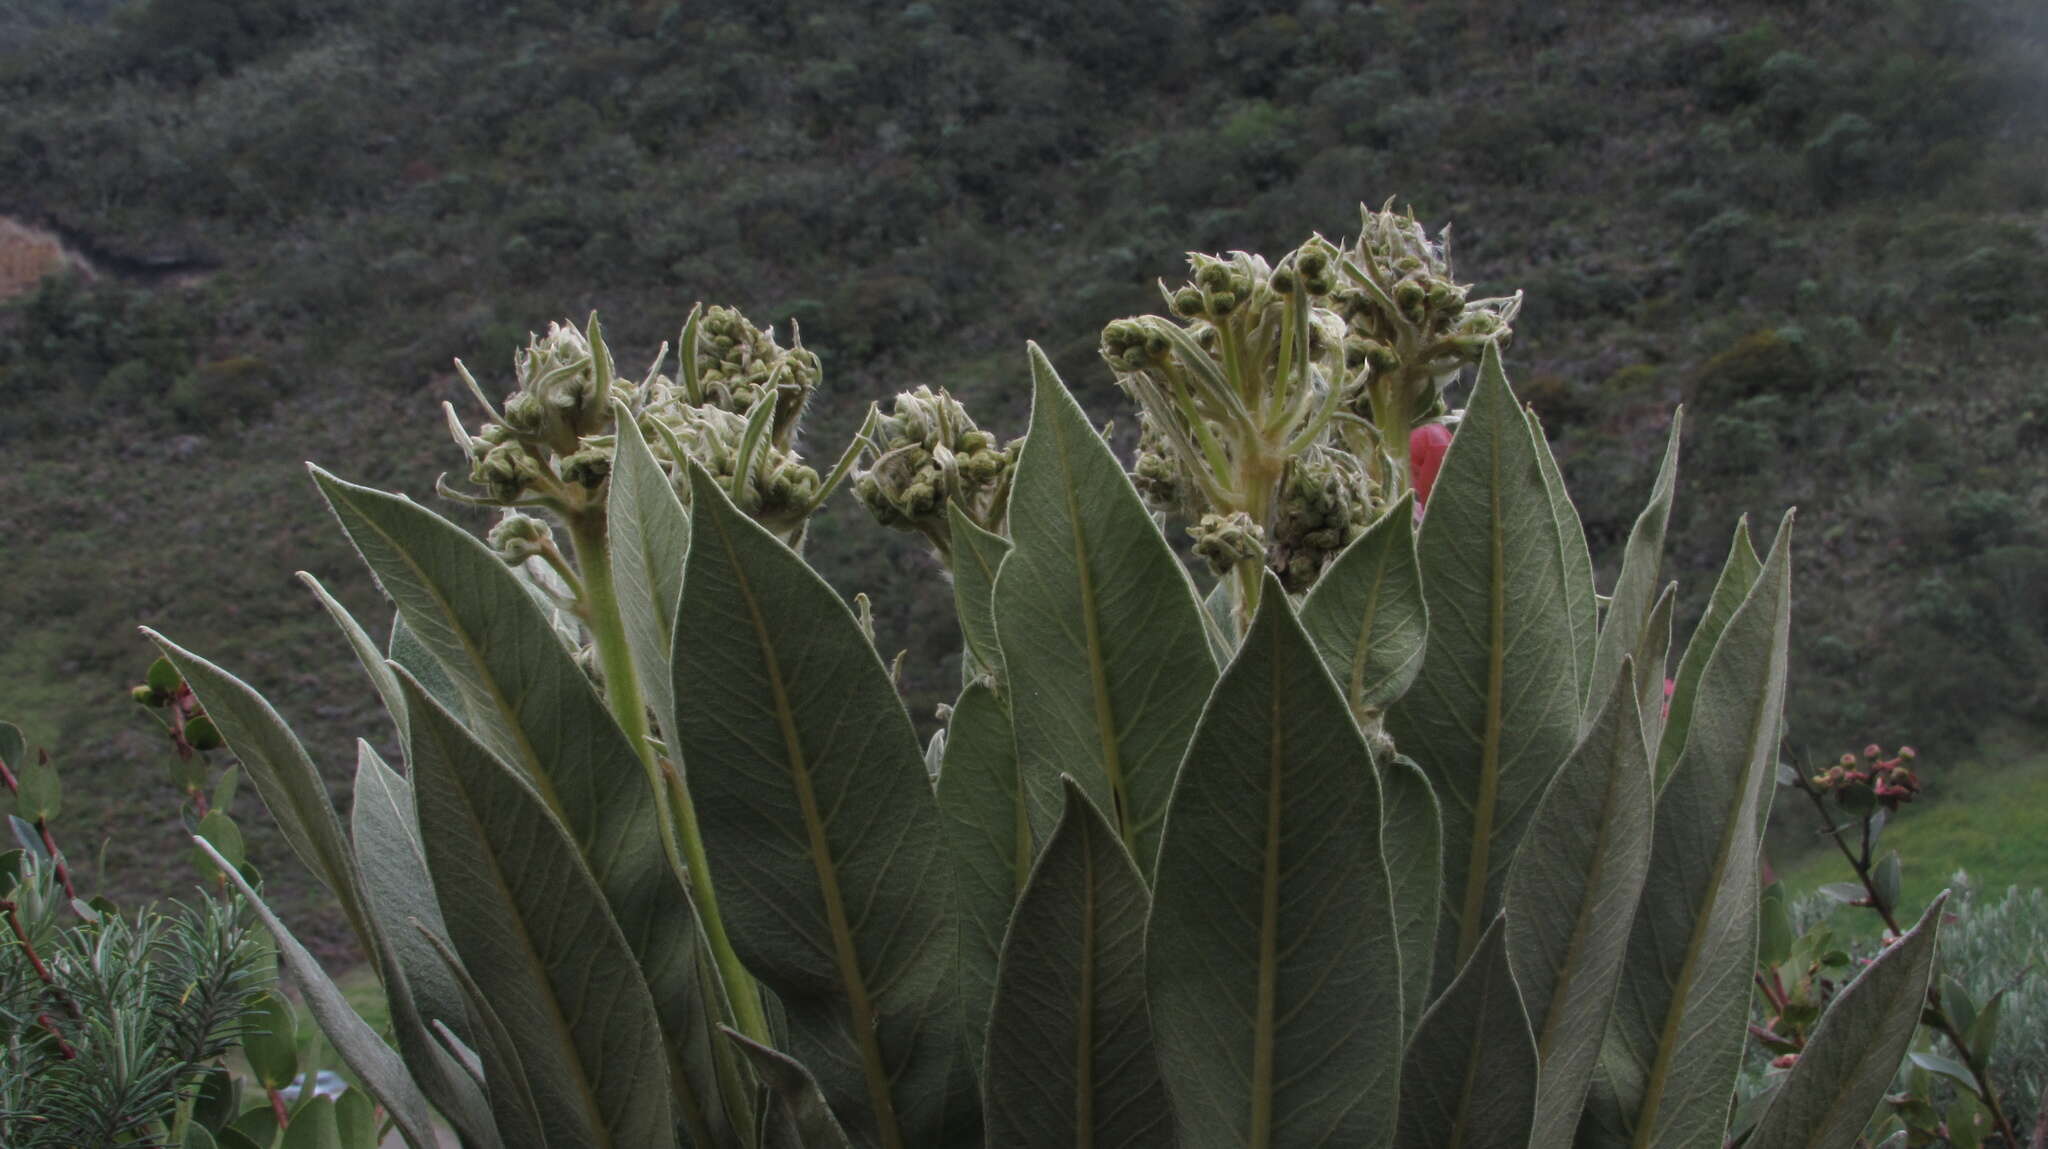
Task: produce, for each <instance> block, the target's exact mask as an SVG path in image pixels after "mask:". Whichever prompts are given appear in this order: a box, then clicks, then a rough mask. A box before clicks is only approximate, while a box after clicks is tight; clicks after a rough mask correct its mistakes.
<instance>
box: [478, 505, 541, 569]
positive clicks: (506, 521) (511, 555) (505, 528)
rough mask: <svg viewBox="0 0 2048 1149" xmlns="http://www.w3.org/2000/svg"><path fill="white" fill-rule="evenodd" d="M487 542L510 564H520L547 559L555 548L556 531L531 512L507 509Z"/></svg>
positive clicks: (492, 529) (493, 550)
mask: <svg viewBox="0 0 2048 1149" xmlns="http://www.w3.org/2000/svg"><path fill="white" fill-rule="evenodd" d="M485 541H486V542H488V543H489V544H490V548H491V550H492V552H494V553H495V554H496V555H497V556H498V557H499V558H500V559H503V560H504V561H505V564H506V565H507V566H515V567H516V566H518V565H519V564H520V563H523V562H525V561H526V560H527V559H531V558H545V557H546V556H547V555H548V554H549V552H551V551H553V550H554V549H555V538H554V530H553V528H551V527H549V526H548V525H547V524H546V523H545V522H542V521H541V520H539V519H536V518H534V517H533V516H532V515H522V514H520V513H518V512H517V511H511V512H507V513H506V515H505V517H504V518H502V519H499V520H498V522H497V525H495V526H493V527H492V528H491V533H490V534H489V536H487V538H486V540H485Z"/></svg>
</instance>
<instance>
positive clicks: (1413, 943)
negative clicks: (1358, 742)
mask: <svg viewBox="0 0 2048 1149" xmlns="http://www.w3.org/2000/svg"><path fill="white" fill-rule="evenodd" d="M1380 801H1381V806H1382V809H1381V818H1380V846H1381V850H1382V852H1383V853H1384V854H1385V856H1386V860H1387V874H1388V877H1389V879H1390V881H1391V883H1392V886H1393V894H1394V936H1395V937H1396V938H1397V939H1398V940H1399V942H1400V946H1401V1020H1402V1025H1401V1033H1402V1034H1403V1035H1404V1037H1405V1036H1406V1035H1408V1034H1412V1033H1414V1032H1415V1023H1416V1022H1418V1021H1420V1020H1421V1019H1422V1011H1423V1010H1424V1009H1425V1008H1427V1007H1428V1005H1429V1000H1430V988H1431V986H1432V985H1433V984H1434V983H1435V976H1434V975H1435V967H1436V938H1437V920H1438V919H1439V918H1441V917H1442V916H1443V899H1444V845H1443V837H1444V830H1443V825H1444V819H1443V812H1442V811H1441V810H1439V809H1438V808H1437V802H1436V794H1435V793H1434V792H1433V791H1431V790H1430V788H1429V779H1428V778H1425V777H1424V776H1423V774H1422V768H1421V767H1419V766H1417V765H1416V764H1415V763H1414V762H1412V761H1410V760H1409V759H1407V758H1405V757H1398V756H1397V757H1395V758H1394V759H1392V760H1391V761H1385V762H1382V763H1381V765H1380Z"/></svg>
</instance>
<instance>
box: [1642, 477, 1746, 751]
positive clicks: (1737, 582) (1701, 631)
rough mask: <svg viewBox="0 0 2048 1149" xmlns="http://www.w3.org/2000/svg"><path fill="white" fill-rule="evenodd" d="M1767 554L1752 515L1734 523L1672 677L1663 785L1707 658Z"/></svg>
mask: <svg viewBox="0 0 2048 1149" xmlns="http://www.w3.org/2000/svg"><path fill="white" fill-rule="evenodd" d="M1763 569H1764V564H1763V560H1762V559H1759V558H1757V557H1756V548H1755V547H1754V546H1753V545H1751V544H1750V541H1749V518H1748V516H1746V515H1745V516H1744V517H1743V518H1742V521H1740V522H1738V523H1736V524H1735V539H1734V541H1733V542H1731V543H1730V544H1729V545H1728V558H1727V561H1726V562H1724V563H1722V564H1721V576H1720V578H1718V579H1717V580H1715V582H1714V593H1713V595H1712V596H1710V597H1709V599H1708V601H1707V612H1706V614H1705V615H1703V616H1701V618H1700V621H1699V625H1698V626H1696V627H1694V628H1693V632H1692V638H1691V639H1690V640H1688V641H1687V642H1686V645H1685V654H1684V655H1682V656H1680V658H1679V660H1678V673H1677V674H1676V675H1675V676H1674V678H1673V683H1672V691H1671V704H1670V707H1669V709H1668V712H1667V713H1666V715H1665V718H1664V728H1663V733H1662V735H1661V736H1660V737H1659V739H1658V742H1657V787H1658V789H1660V790H1661V789H1663V787H1664V781H1665V779H1667V778H1669V777H1671V768H1672V767H1674V766H1676V765H1678V755H1679V752H1680V751H1682V750H1684V749H1685V736H1686V731H1687V730H1689V729H1691V727H1692V709H1693V699H1694V696H1695V695H1697V694H1698V693H1699V689H1700V675H1701V673H1703V672H1704V671H1705V670H1706V668H1707V658H1708V656H1710V655H1712V654H1713V653H1714V647H1715V645H1716V644H1717V643H1719V642H1720V641H1721V632H1722V631H1723V630H1725V629H1727V627H1728V620H1729V619H1730V618H1733V617H1734V616H1735V610H1736V608H1737V607H1739V606H1741V605H1742V602H1743V600H1744V599H1745V598H1747V597H1749V592H1750V588H1751V587H1754V586H1755V585H1756V580H1757V576H1758V575H1759V574H1761V573H1763Z"/></svg>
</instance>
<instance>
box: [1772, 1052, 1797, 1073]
mask: <svg viewBox="0 0 2048 1149" xmlns="http://www.w3.org/2000/svg"><path fill="white" fill-rule="evenodd" d="M1797 1064H1799V1055H1798V1054H1796V1053H1781V1054H1779V1055H1778V1056H1776V1057H1774V1058H1772V1059H1771V1068H1772V1069H1790V1068H1792V1067H1793V1066H1795V1065H1797Z"/></svg>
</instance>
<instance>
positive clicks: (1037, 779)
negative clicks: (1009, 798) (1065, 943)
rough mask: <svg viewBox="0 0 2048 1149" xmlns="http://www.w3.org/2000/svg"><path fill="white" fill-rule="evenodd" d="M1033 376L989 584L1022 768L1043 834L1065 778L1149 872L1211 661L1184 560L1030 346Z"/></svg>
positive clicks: (1210, 677)
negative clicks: (1006, 544)
mask: <svg viewBox="0 0 2048 1149" xmlns="http://www.w3.org/2000/svg"><path fill="white" fill-rule="evenodd" d="M1031 375H1032V401H1031V432H1030V435H1029V437H1027V438H1026V440H1025V443H1024V449H1023V452H1022V454H1021V455H1020V457H1019V458H1018V460H1017V474H1016V479H1015V486H1014V488H1013V489H1012V491H1011V495H1010V538H1011V541H1012V544H1013V549H1012V550H1011V552H1010V557H1009V558H1007V559H1005V560H1004V562H1003V566H1002V571H1001V573H1000V574H999V575H998V577H997V579H996V588H995V617H996V633H997V636H998V638H999V639H1000V641H1001V645H1002V651H1003V663H1004V670H1005V677H1006V679H1007V682H1008V684H1009V689H1010V698H1011V715H1012V717H1013V719H1014V720H1015V722H1016V731H1017V761H1018V768H1019V770H1021V771H1022V773H1023V776H1024V784H1025V786H1026V788H1027V790H1028V792H1029V793H1030V795H1031V799H1032V802H1031V807H1032V824H1033V826H1034V827H1036V829H1037V830H1038V832H1039V834H1040V835H1041V836H1043V835H1045V834H1049V833H1051V831H1052V826H1053V823H1054V822H1056V821H1057V820H1058V819H1059V815H1060V785H1059V778H1060V775H1061V774H1062V773H1066V774H1072V775H1073V776H1074V778H1075V779H1076V780H1077V781H1079V782H1080V783H1081V787H1082V789H1084V790H1086V791H1087V792H1088V797H1089V798H1090V799H1091V800H1093V801H1094V802H1095V804H1096V806H1097V808H1099V809H1101V810H1103V811H1105V812H1107V813H1108V814H1109V815H1110V816H1111V817H1113V818H1115V819H1116V821H1117V823H1118V832H1119V833H1120V834H1121V835H1122V836H1123V839H1124V842H1125V844H1126V845H1128V846H1130V847H1131V852H1132V855H1133V856H1134V857H1136V858H1137V861H1138V866H1139V868H1140V869H1142V870H1144V871H1146V872H1147V873H1150V872H1151V870H1152V864H1153V857H1154V856H1155V855H1156V854H1157V852H1158V849H1159V832H1160V821H1161V819H1163V818H1164V817H1165V814H1166V803H1167V799H1168V798H1169V796H1170V795H1171V793H1172V790H1173V779H1174V772H1175V770H1176V769H1177V768H1178V767H1179V765H1180V759H1181V755H1182V753H1183V752H1184V751H1185V750H1186V749H1187V744H1188V738H1189V736H1190V735H1192V734H1193V733H1194V729H1195V722H1196V720H1197V719H1198V718H1199V717H1200V716H1201V712H1202V703H1203V701H1204V700H1205V699H1206V698H1207V697H1208V695H1209V687H1210V686H1211V685H1213V684H1214V683H1215V681H1216V678H1215V674H1216V664H1215V662H1214V659H1213V656H1212V655H1211V654H1210V650H1209V641H1208V638H1207V637H1206V635H1205V634H1204V632H1203V629H1202V618H1201V614H1200V611H1201V606H1200V604H1199V603H1197V602H1196V601H1195V599H1194V597H1193V595H1192V594H1191V593H1190V591H1189V585H1188V580H1187V576H1186V574H1184V573H1183V571H1182V569H1181V566H1180V560H1179V559H1178V558H1176V557H1175V556H1174V553H1173V549H1172V548H1171V547H1169V546H1168V545H1167V543H1166V540H1165V538H1163V537H1162V536H1161V535H1160V533H1159V531H1158V529H1157V528H1156V527H1154V526H1153V524H1152V517H1151V515H1150V514H1148V513H1147V512H1146V510H1145V505H1144V503H1143V502H1142V501H1140V500H1139V498H1138V492H1137V491H1136V490H1135V489H1134V488H1132V486H1131V481H1130V479H1129V478H1128V477H1126V476H1125V474H1124V469H1123V466H1122V465H1121V464H1119V463H1118V462H1117V460H1116V456H1114V455H1112V454H1111V453H1110V450H1109V446H1108V445H1107V444H1106V443H1104V442H1103V441H1102V437H1101V436H1100V435H1098V434H1097V433H1096V431H1095V428H1094V427H1093V426H1090V425H1089V423H1088V418H1087V416H1085V415H1083V414H1082V413H1081V408H1080V407H1079V406H1077V405H1076V404H1075V403H1074V399H1073V396H1071V395H1069V394H1068V393H1067V389H1066V387H1065V386H1063V385H1062V384H1061V383H1060V381H1059V378H1058V377H1057V376H1056V375H1054V374H1053V370H1052V364H1051V363H1049V362H1047V361H1046V358H1045V354H1044V353H1043V352H1041V351H1040V350H1039V349H1038V348H1037V346H1036V345H1033V346H1032V348H1031Z"/></svg>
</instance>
